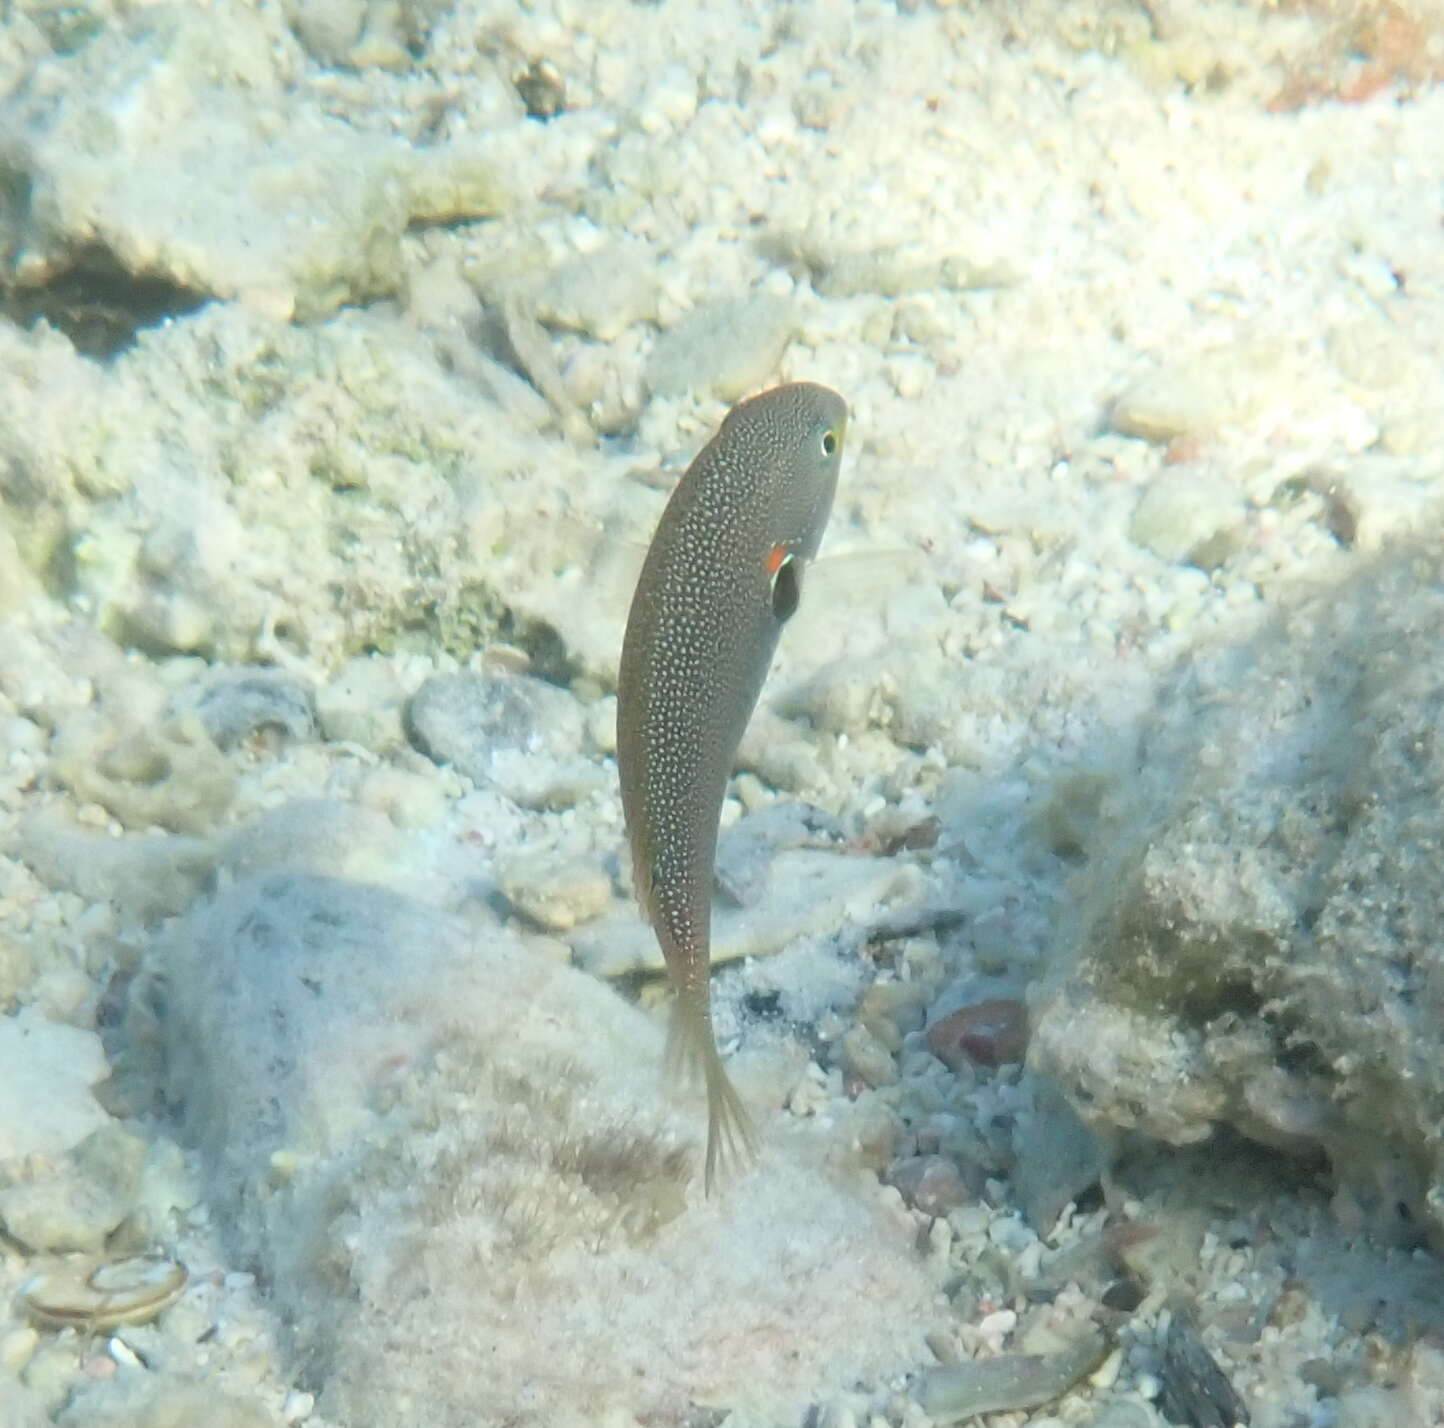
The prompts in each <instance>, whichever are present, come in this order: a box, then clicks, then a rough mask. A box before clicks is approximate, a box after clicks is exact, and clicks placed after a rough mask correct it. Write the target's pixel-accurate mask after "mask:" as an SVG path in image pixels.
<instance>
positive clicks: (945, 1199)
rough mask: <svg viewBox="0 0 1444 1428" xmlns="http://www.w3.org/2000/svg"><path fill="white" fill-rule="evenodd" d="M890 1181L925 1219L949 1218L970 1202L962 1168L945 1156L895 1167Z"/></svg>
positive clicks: (903, 1162)
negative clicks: (959, 1169) (952, 1212)
mask: <svg viewBox="0 0 1444 1428" xmlns="http://www.w3.org/2000/svg"><path fill="white" fill-rule="evenodd" d="M887 1178H888V1181H889V1183H890V1184H893V1185H895V1186H897V1188H898V1190H899V1192H900V1193H901V1194H902V1197H903V1199H904V1200H906V1201H907V1202H908V1204H909V1205H911V1206H912V1207H913V1208H914V1209H917V1210H921V1211H922V1212H923V1214H925V1215H932V1216H934V1217H936V1216H940V1215H946V1214H947V1213H948V1211H949V1210H956V1209H957V1208H958V1207H959V1206H960V1205H963V1204H965V1203H966V1202H967V1201H968V1199H969V1196H968V1189H967V1186H966V1185H965V1184H964V1183H963V1177H962V1176H961V1175H960V1174H959V1173H958V1167H957V1166H956V1165H954V1164H953V1162H952V1161H951V1160H948V1159H947V1158H946V1157H945V1156H941V1155H914V1156H910V1157H908V1159H906V1160H900V1161H898V1162H897V1163H896V1164H894V1165H893V1166H892V1168H891V1169H890V1170H889V1171H888V1176H887Z"/></svg>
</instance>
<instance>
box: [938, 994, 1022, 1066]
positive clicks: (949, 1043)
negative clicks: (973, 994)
mask: <svg viewBox="0 0 1444 1428" xmlns="http://www.w3.org/2000/svg"><path fill="white" fill-rule="evenodd" d="M928 1045H929V1046H930V1047H931V1048H932V1052H933V1055H934V1056H936V1057H937V1058H938V1060H939V1061H941V1062H943V1063H944V1064H945V1065H947V1066H950V1067H951V1068H952V1069H953V1070H955V1071H956V1070H957V1069H958V1067H959V1066H960V1065H961V1064H962V1063H963V1061H964V1060H971V1061H975V1062H977V1063H978V1064H979V1065H980V1066H1005V1065H1007V1064H1009V1063H1010V1062H1016V1061H1022V1059H1023V1057H1024V1055H1025V1054H1026V1053H1027V1050H1028V1009H1027V1007H1026V1006H1024V1005H1023V1003H1022V1002H1020V1001H1019V1000H1017V998H1015V997H990V998H988V999H987V1000H986V1001H981V1002H974V1003H973V1004H972V1006H967V1007H962V1008H960V1009H959V1010H958V1011H955V1012H952V1013H950V1014H949V1015H947V1016H945V1017H940V1018H939V1019H938V1020H937V1021H935V1022H934V1023H933V1024H932V1025H931V1026H930V1027H929V1028H928Z"/></svg>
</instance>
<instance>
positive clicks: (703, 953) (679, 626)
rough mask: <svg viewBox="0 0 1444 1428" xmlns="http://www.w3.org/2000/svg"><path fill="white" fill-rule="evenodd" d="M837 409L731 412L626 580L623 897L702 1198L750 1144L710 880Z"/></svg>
mask: <svg viewBox="0 0 1444 1428" xmlns="http://www.w3.org/2000/svg"><path fill="white" fill-rule="evenodd" d="M846 430H847V403H846V402H844V401H843V399H842V398H841V397H840V396H839V395H838V394H837V393H836V392H834V391H832V390H831V388H828V387H823V386H819V385H817V384H816V383H813V382H790V383H787V384H786V385H784V386H779V387H773V388H771V389H769V390H768V391H765V392H761V393H759V394H758V395H757V396H754V397H750V398H748V399H747V400H746V401H743V402H739V403H738V404H737V405H736V406H734V407H733V408H732V409H731V411H729V412H728V413H727V415H726V416H725V417H724V418H723V420H722V424H721V426H719V427H718V429H717V432H716V434H715V435H714V436H713V437H712V439H711V440H710V441H708V442H707V444H706V445H705V446H704V447H703V448H702V449H701V451H699V452H698V453H697V455H696V457H695V458H694V459H693V461H692V464H691V465H690V466H689V467H688V468H687V470H686V471H685V472H684V473H683V474H682V477H681V479H680V480H679V481H678V482H677V485H676V487H675V489H674V490H673V492H672V494H671V497H670V498H669V499H668V501H667V504H666V506H665V508H664V509H663V511H662V515H661V518H660V519H659V521H658V523H657V528H656V531H655V533H654V534H653V536H652V541H651V544H650V545H649V546H648V548H647V554H646V558H645V559H644V561H643V563H642V570H641V574H640V575H639V576H638V578H637V585H636V589H635V591H634V592H633V595H632V603H631V608H630V611H629V613H628V616H627V625H626V632H625V634H624V635H623V638H622V652H621V661H620V664H619V667H618V673H617V770H618V775H619V780H620V784H621V791H622V811H623V815H624V818H625V821H626V827H627V838H628V842H629V844H630V847H631V853H632V878H633V883H634V886H635V889H636V894H637V901H638V903H639V905H640V907H641V911H642V914H643V916H644V917H646V918H647V920H648V921H650V922H651V924H652V928H653V931H654V932H655V934H656V937H657V940H658V942H659V944H660V945H661V949H662V956H663V960H664V961H665V963H666V967H667V974H668V977H669V979H670V980H671V983H672V987H673V990H674V993H675V1001H674V1003H673V1009H672V1017H671V1024H670V1028H669V1031H668V1038H667V1062H666V1064H667V1069H668V1075H669V1076H670V1077H673V1078H676V1079H679V1080H683V1079H688V1078H695V1077H696V1076H697V1075H698V1074H699V1073H700V1077H701V1080H702V1082H703V1083H704V1085H705V1087H706V1091H707V1151H706V1175H705V1184H706V1191H707V1193H708V1194H709V1195H710V1194H711V1193H712V1189H713V1186H714V1184H715V1183H716V1181H717V1178H718V1174H719V1171H721V1170H725V1169H729V1168H730V1167H731V1166H732V1165H733V1164H734V1163H736V1162H739V1161H742V1160H752V1159H755V1157H756V1154H757V1134H756V1131H755V1129H754V1127H753V1124H752V1118H751V1116H750V1114H749V1113H748V1110H747V1107H746V1106H745V1105H744V1104H743V1101H742V1098H741V1097H740V1096H739V1095H738V1094H737V1091H736V1089H735V1088H734V1087H733V1085H732V1082H731V1080H730V1078H729V1077H728V1075H727V1072H726V1069H725V1068H724V1066H723V1064H722V1058H721V1056H720V1055H719V1053H718V1051H717V1041H716V1037H715V1035H714V1032H713V1028H712V1003H711V982H710V972H711V938H712V926H711V921H712V873H713V863H714V860H715V857H716V852H717V827H718V821H719V819H720V818H721V814H722V799H723V797H724V795H725V793H726V790H727V780H728V778H729V777H730V776H731V773H732V765H733V761H734V759H735V758H736V755H737V746H738V744H739V743H740V742H741V739H742V734H743V731H744V730H745V729H746V727H747V722H748V720H749V719H750V718H751V717H752V711H753V709H754V707H755V706H756V704H757V698H758V696H759V695H760V694H761V692H762V685H763V682H764V681H765V679H766V678H767V671H768V668H769V667H770V666H771V664H772V656H773V654H774V652H775V651H776V648H777V641H778V638H779V636H780V635H781V633H782V627H783V626H784V625H785V624H786V623H787V621H788V620H789V619H790V618H791V617H792V615H793V614H794V613H795V612H796V610H797V607H798V604H799V602H800V600H801V598H802V581H803V572H804V570H805V569H806V567H807V565H808V563H809V562H810V561H811V560H812V559H813V557H814V556H815V555H816V554H817V549H818V546H819V545H820V544H821V542H822V535H823V530H824V528H825V526H826V525H827V519H828V516H829V514H830V513H831V511H832V502H833V497H834V494H835V492H836V490H837V475H838V469H839V467H840V465H841V462H842V448H843V439H844V436H845V434H846Z"/></svg>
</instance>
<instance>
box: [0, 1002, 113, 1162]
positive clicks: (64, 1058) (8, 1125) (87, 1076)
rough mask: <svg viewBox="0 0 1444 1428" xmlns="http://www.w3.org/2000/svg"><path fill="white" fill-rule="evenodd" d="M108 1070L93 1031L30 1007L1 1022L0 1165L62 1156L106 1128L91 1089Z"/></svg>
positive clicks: (102, 1112) (97, 1038)
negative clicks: (27, 1158) (30, 1157)
mask: <svg viewBox="0 0 1444 1428" xmlns="http://www.w3.org/2000/svg"><path fill="white" fill-rule="evenodd" d="M109 1070H110V1068H109V1065H108V1064H107V1062H106V1059H105V1052H104V1050H103V1049H102V1047H101V1044H100V1038H99V1037H98V1036H96V1034H95V1033H94V1032H92V1031H81V1030H80V1029H79V1028H78V1027H74V1026H66V1025H64V1024H63V1023H62V1022H54V1021H47V1020H46V1019H45V1018H44V1017H43V1016H41V1015H40V1014H39V1013H38V1012H36V1011H35V1010H33V1009H32V1008H29V1007H26V1008H23V1009H22V1010H21V1011H19V1012H17V1013H16V1014H15V1015H14V1016H11V1017H6V1018H5V1019H3V1020H0V1161H6V1160H14V1159H16V1158H17V1157H19V1156H23V1155H61V1154H63V1153H64V1152H65V1151H67V1150H69V1149H70V1148H71V1146H73V1145H77V1144H79V1142H80V1141H82V1140H84V1139H85V1137H86V1136H88V1135H89V1134H90V1133H91V1132H92V1131H94V1130H98V1129H99V1128H100V1127H101V1126H103V1125H105V1124H106V1122H107V1120H108V1119H109V1118H108V1117H107V1116H106V1114H105V1112H104V1111H103V1110H102V1109H101V1108H100V1105H99V1103H98V1102H97V1101H96V1099H95V1097H94V1096H93V1095H91V1093H90V1088H91V1087H92V1086H93V1085H95V1083H96V1082H97V1081H102V1080H104V1079H105V1077H106V1075H107V1074H108V1073H109Z"/></svg>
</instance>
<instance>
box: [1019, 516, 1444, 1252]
mask: <svg viewBox="0 0 1444 1428" xmlns="http://www.w3.org/2000/svg"><path fill="white" fill-rule="evenodd" d="M1441 628H1444V542H1441V541H1439V540H1438V539H1437V538H1436V539H1435V540H1434V541H1433V542H1431V543H1428V544H1419V545H1408V546H1404V545H1401V546H1398V547H1395V548H1393V549H1391V550H1390V551H1388V552H1386V553H1385V554H1384V555H1382V556H1380V557H1378V558H1377V559H1374V560H1371V561H1370V562H1369V563H1368V564H1366V565H1363V566H1361V567H1360V568H1358V569H1357V571H1356V572H1355V573H1354V574H1352V576H1351V577H1350V578H1349V579H1348V580H1347V581H1345V582H1343V583H1340V582H1338V581H1337V580H1336V581H1334V582H1331V583H1330V584H1329V585H1328V586H1327V587H1326V588H1322V589H1318V590H1316V591H1314V592H1312V593H1309V594H1306V595H1305V596H1303V597H1302V598H1297V599H1294V600H1293V601H1292V602H1291V603H1290V604H1289V605H1288V606H1287V608H1285V609H1284V610H1283V611H1282V612H1281V613H1279V615H1278V616H1277V617H1276V618H1275V619H1274V621H1273V622H1272V623H1271V624H1269V625H1268V626H1267V627H1266V628H1265V629H1264V630H1263V631H1262V632H1261V633H1260V634H1259V635H1258V636H1257V638H1256V639H1254V640H1253V642H1252V643H1249V644H1245V645H1241V646H1237V647H1233V648H1223V649H1216V650H1212V651H1208V652H1205V653H1203V654H1201V655H1199V656H1197V657H1196V658H1195V659H1194V660H1192V661H1191V662H1190V663H1188V664H1186V665H1185V666H1184V667H1182V668H1181V670H1180V671H1179V672H1178V674H1177V675H1176V676H1175V677H1174V678H1173V679H1172V681H1171V683H1170V684H1168V686H1167V687H1166V688H1165V689H1164V691H1163V693H1162V696H1161V698H1160V701H1159V704H1158V707H1157V710H1156V712H1155V713H1154V714H1153V716H1152V718H1151V720H1150V721H1149V722H1148V723H1147V725H1146V727H1145V728H1144V730H1143V734H1142V738H1141V742H1140V746H1139V759H1138V773H1137V776H1136V778H1133V779H1130V780H1129V781H1128V783H1127V784H1126V786H1123V787H1121V788H1120V789H1119V790H1118V791H1117V792H1116V794H1115V796H1114V797H1113V799H1112V800H1111V807H1110V808H1109V809H1108V818H1107V819H1106V820H1105V824H1104V827H1103V829H1102V830H1101V831H1100V834H1099V841H1098V848H1097V852H1096V853H1095V855H1094V857H1093V861H1092V866H1091V868H1090V873H1089V891H1088V892H1087V894H1086V900H1085V904H1084V906H1083V908H1082V909H1081V914H1080V915H1079V916H1078V917H1077V918H1076V919H1069V920H1067V921H1066V923H1065V926H1064V931H1063V934H1062V936H1063V940H1064V944H1065V945H1064V947H1063V949H1062V951H1063V953H1064V967H1065V970H1064V972H1063V973H1062V974H1061V980H1060V982H1059V984H1057V985H1055V986H1054V987H1053V988H1052V989H1051V991H1050V992H1049V993H1048V994H1047V995H1046V997H1045V998H1044V999H1043V1002H1042V1005H1041V1006H1040V1007H1039V1009H1038V1010H1039V1015H1038V1017H1037V1022H1036V1029H1035V1032H1034V1040H1033V1051H1032V1060H1033V1063H1034V1064H1035V1065H1036V1066H1037V1067H1038V1068H1040V1069H1043V1070H1046V1071H1050V1072H1052V1073H1053V1074H1054V1075H1056V1076H1058V1077H1059V1078H1060V1079H1061V1080H1062V1082H1063V1083H1064V1084H1065V1086H1066V1087H1067V1088H1068V1090H1069V1092H1070V1094H1071V1096H1072V1098H1073V1100H1074V1102H1075V1104H1076V1105H1077V1106H1078V1107H1079V1109H1080V1110H1081V1111H1082V1112H1083V1113H1084V1114H1085V1115H1086V1116H1087V1117H1089V1118H1090V1119H1091V1120H1093V1121H1095V1122H1100V1123H1104V1124H1110V1125H1114V1126H1123V1127H1136V1128H1138V1129H1140V1130H1142V1131H1144V1132H1146V1133H1147V1134H1149V1135H1153V1136H1158V1137H1161V1138H1163V1139H1165V1140H1168V1141H1172V1142H1174V1143H1180V1144H1181V1143H1186V1142H1190V1141H1198V1140H1202V1139H1204V1138H1206V1137H1207V1136H1208V1135H1209V1134H1210V1133H1211V1131H1212V1129H1213V1127H1214V1126H1215V1124H1217V1123H1221V1122H1222V1123H1229V1124H1232V1125H1233V1126H1235V1127H1237V1128H1238V1129H1240V1130H1242V1131H1243V1132H1244V1133H1245V1134H1247V1135H1250V1136H1252V1137H1255V1138H1257V1139H1259V1140H1261V1141H1265V1142H1269V1143H1271V1144H1274V1145H1277V1146H1280V1147H1282V1148H1285V1149H1292V1150H1301V1151H1314V1152H1317V1150H1319V1149H1322V1150H1323V1151H1324V1152H1325V1153H1326V1154H1327V1155H1328V1156H1329V1158H1330V1160H1331V1161H1332V1164H1333V1167H1334V1171H1335V1174H1336V1176H1337V1179H1338V1182H1339V1185H1340V1194H1341V1197H1342V1198H1343V1199H1344V1201H1345V1203H1346V1204H1348V1205H1351V1206H1352V1207H1353V1208H1354V1209H1355V1210H1356V1211H1361V1212H1363V1213H1365V1214H1367V1215H1370V1216H1371V1217H1373V1218H1374V1219H1375V1220H1376V1223H1379V1224H1382V1225H1387V1226H1391V1227H1393V1228H1395V1229H1397V1227H1398V1226H1399V1223H1400V1220H1401V1217H1402V1218H1403V1219H1404V1220H1405V1221H1406V1222H1408V1221H1411V1220H1419V1219H1422V1220H1423V1221H1424V1222H1425V1223H1426V1225H1427V1226H1428V1227H1429V1228H1430V1230H1431V1231H1432V1232H1434V1233H1436V1234H1438V1233H1441V1232H1444V1133H1441V1128H1444V1058H1441V1057H1440V1055H1439V1028H1440V1025H1441V1021H1444V943H1441V941H1440V937H1439V929H1440V927H1441V926H1444V878H1441V877H1440V867H1439V860H1440V850H1441V848H1444V740H1441V738H1440V735H1439V710H1440V708H1441V704H1444V642H1441V639H1440V633H1439V632H1440V630H1441Z"/></svg>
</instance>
